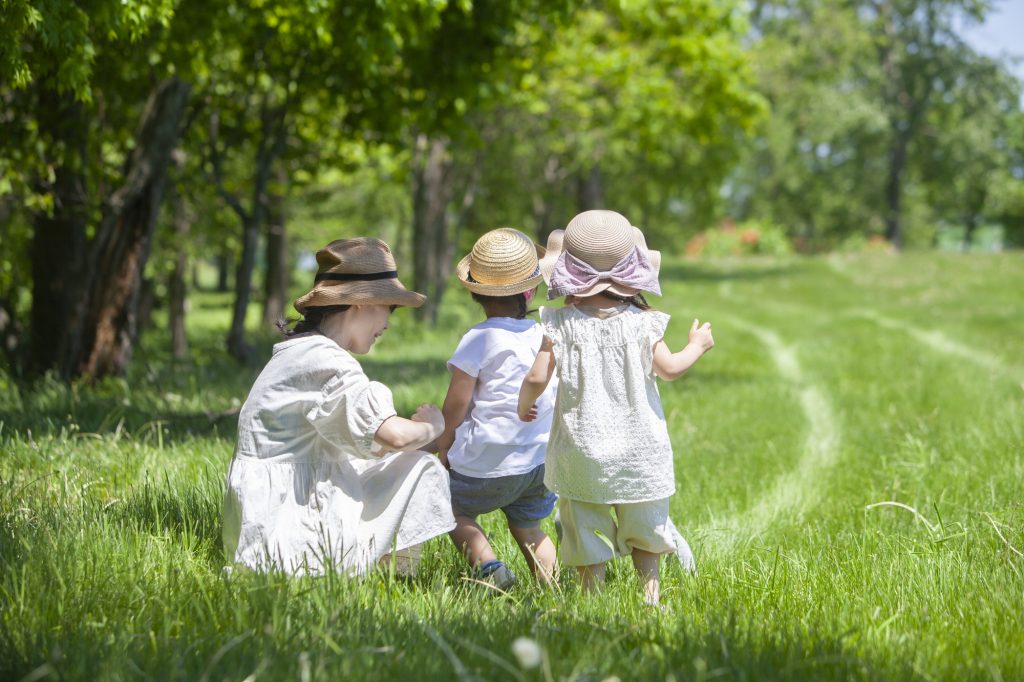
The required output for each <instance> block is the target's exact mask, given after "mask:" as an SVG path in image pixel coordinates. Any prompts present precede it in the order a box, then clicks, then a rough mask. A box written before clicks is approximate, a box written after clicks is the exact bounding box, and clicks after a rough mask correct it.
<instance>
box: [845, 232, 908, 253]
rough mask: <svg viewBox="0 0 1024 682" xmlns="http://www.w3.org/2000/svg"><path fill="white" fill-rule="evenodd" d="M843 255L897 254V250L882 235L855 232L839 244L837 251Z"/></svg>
mask: <svg viewBox="0 0 1024 682" xmlns="http://www.w3.org/2000/svg"><path fill="white" fill-rule="evenodd" d="M836 250H837V251H840V252H842V253H895V252H896V249H895V248H893V245H892V244H891V243H890V242H889V240H888V239H886V238H885V237H883V236H882V235H880V234H871V235H868V234H864V233H862V232H854V233H853V234H851V235H850V236H849V237H847V238H846V239H844V240H843V241H841V242H839V246H838V248H837V249H836Z"/></svg>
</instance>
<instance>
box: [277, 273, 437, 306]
mask: <svg viewBox="0 0 1024 682" xmlns="http://www.w3.org/2000/svg"><path fill="white" fill-rule="evenodd" d="M426 300H427V297H426V296H424V295H423V294H420V293H417V292H415V291H409V290H408V289H406V288H405V287H404V286H402V283H401V282H399V281H398V280H397V279H381V280H372V281H366V282H360V281H356V282H341V283H337V282H331V281H329V280H328V281H323V282H317V283H316V284H315V285H314V286H313V288H312V289H310V290H309V292H308V293H306V294H305V295H303V296H300V297H299V298H297V299H295V309H296V310H297V311H299V312H300V313H302V314H305V312H306V311H307V310H308V309H310V308H317V307H323V306H329V305H397V306H404V307H407V308H419V307H420V306H421V305H423V302H424V301H426Z"/></svg>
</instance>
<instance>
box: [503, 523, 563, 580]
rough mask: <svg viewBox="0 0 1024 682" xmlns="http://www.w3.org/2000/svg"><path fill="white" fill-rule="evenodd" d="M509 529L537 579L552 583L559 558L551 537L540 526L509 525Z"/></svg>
mask: <svg viewBox="0 0 1024 682" xmlns="http://www.w3.org/2000/svg"><path fill="white" fill-rule="evenodd" d="M508 530H509V532H510V533H512V537H514V538H515V539H516V544H518V545H519V551H520V552H522V553H523V557H524V558H525V559H526V563H527V565H529V567H530V570H531V571H533V574H534V575H535V576H536V577H537V580H539V581H540V582H542V583H544V584H545V585H550V584H551V582H552V580H554V577H555V567H556V566H557V563H558V560H557V558H556V554H555V545H554V543H553V542H551V538H549V537H548V536H547V534H546V533H545V532H544V531H542V530H541V529H540V528H539V527H537V526H534V527H533V528H516V527H514V526H509V527H508Z"/></svg>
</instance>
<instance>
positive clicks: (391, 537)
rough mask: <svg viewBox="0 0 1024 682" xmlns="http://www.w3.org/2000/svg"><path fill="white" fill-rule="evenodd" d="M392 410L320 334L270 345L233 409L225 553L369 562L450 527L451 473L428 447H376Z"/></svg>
mask: <svg viewBox="0 0 1024 682" xmlns="http://www.w3.org/2000/svg"><path fill="white" fill-rule="evenodd" d="M394 414H395V408H394V405H393V403H392V398H391V391H390V390H389V389H388V388H387V387H386V386H384V385H383V384H380V383H377V382H375V381H370V380H369V379H368V378H367V376H366V374H364V373H363V370H362V368H361V367H360V366H359V363H358V362H357V361H356V360H355V358H353V357H352V356H351V355H350V354H349V353H347V352H346V351H345V350H343V349H342V348H341V347H340V346H338V345H337V344H336V343H335V342H334V341H332V340H331V339H328V338H327V337H325V336H321V335H319V334H317V335H310V336H304V337H297V338H293V339H289V340H287V341H284V342H282V343H278V344H277V345H275V346H274V353H273V356H272V357H271V359H270V362H268V363H267V366H266V367H265V368H264V369H263V371H262V372H261V373H260V375H259V377H258V378H257V379H256V382H255V384H253V387H252V390H251V391H250V392H249V397H248V398H247V399H246V401H245V404H244V405H243V406H242V410H241V412H240V414H239V419H238V441H237V445H236V447H235V457H234V459H233V460H232V462H231V468H230V471H229V472H228V480H227V494H226V496H225V503H224V548H225V552H226V553H227V556H228V558H229V560H232V561H234V562H236V563H240V564H243V565H245V566H248V567H250V568H253V569H265V568H277V569H279V570H283V571H286V572H289V573H312V574H318V573H322V572H323V571H324V569H325V568H326V567H327V566H328V565H331V566H333V567H334V568H335V569H337V570H344V571H345V572H348V573H352V574H359V573H364V572H366V571H367V570H368V569H369V568H371V567H372V566H373V565H374V564H375V563H376V562H377V560H379V559H380V558H381V557H382V556H383V555H384V554H386V553H388V552H390V551H392V550H396V551H397V550H401V549H405V548H407V547H412V546H413V545H416V544H419V543H421V542H423V541H425V540H427V539H429V538H432V537H435V536H437V535H441V534H443V533H446V532H448V531H449V530H451V529H452V528H453V527H454V525H455V519H454V517H453V516H452V512H451V501H450V496H449V492H448V476H447V472H445V470H444V468H443V467H442V466H441V464H440V462H439V461H438V460H437V458H435V457H433V456H431V455H428V454H427V453H424V452H415V451H413V452H403V453H398V454H390V455H387V456H385V457H383V458H378V457H377V456H376V454H377V453H376V452H375V450H376V448H375V445H374V441H373V437H374V434H376V432H377V429H378V428H379V427H380V425H381V424H382V423H383V422H384V420H385V419H387V418H388V417H391V416H393V415H394Z"/></svg>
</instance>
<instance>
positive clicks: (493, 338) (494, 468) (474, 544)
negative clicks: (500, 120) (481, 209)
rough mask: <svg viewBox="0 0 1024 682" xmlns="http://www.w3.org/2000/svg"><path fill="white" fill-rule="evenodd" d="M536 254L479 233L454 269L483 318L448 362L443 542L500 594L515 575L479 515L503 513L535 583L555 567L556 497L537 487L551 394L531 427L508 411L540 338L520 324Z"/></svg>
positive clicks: (514, 234) (499, 234)
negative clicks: (448, 511) (448, 499)
mask: <svg viewBox="0 0 1024 682" xmlns="http://www.w3.org/2000/svg"><path fill="white" fill-rule="evenodd" d="M543 254H544V249H543V248H541V247H540V246H537V245H536V244H534V243H533V242H532V241H530V239H529V238H528V237H527V236H526V235H524V234H523V233H522V232H519V231H517V230H512V229H509V228H500V229H497V230H492V231H490V232H488V233H487V234H485V235H483V236H482V237H480V239H479V240H477V242H476V244H474V245H473V250H472V252H471V253H470V254H469V255H467V256H466V257H465V258H463V259H462V261H461V262H460V263H459V265H458V267H457V268H456V274H457V275H458V277H459V280H460V281H461V282H462V285H463V286H464V287H466V288H467V289H469V291H470V292H472V295H473V298H474V299H475V300H476V301H477V302H478V303H480V305H481V306H483V309H484V314H485V315H486V316H487V319H486V320H484V321H483V322H481V323H480V324H478V325H476V326H475V327H473V328H472V329H470V330H469V331H468V332H466V335H465V336H463V337H462V341H461V342H460V343H459V346H458V348H456V350H455V354H454V355H452V358H451V360H449V361H448V368H449V370H450V371H451V374H452V379H451V384H450V385H449V387H448V395H447V397H446V398H445V401H444V407H443V408H442V412H443V413H444V421H445V429H444V432H443V433H442V434H441V436H440V437H439V438H438V441H437V445H438V456H439V457H440V458H441V461H442V462H443V463H445V465H446V466H448V467H449V469H450V471H449V474H450V477H451V495H452V510H453V511H454V513H455V522H456V526H455V530H453V531H451V533H450V536H451V538H452V540H453V541H454V542H455V546H456V547H458V548H459V549H460V550H462V551H463V552H464V554H465V556H466V559H467V560H468V561H469V564H470V566H472V567H473V568H474V569H475V570H476V573H477V576H478V577H479V578H480V579H482V580H484V581H486V582H488V583H490V584H491V585H494V586H495V587H497V588H498V589H502V590H504V589H506V588H508V587H509V586H511V585H512V583H513V582H514V581H515V576H514V575H513V574H512V572H511V571H510V570H509V569H508V567H507V566H505V564H503V563H502V562H501V561H500V560H499V559H498V557H497V556H496V555H495V553H494V550H493V549H492V548H491V545H490V543H489V542H488V541H487V536H486V535H485V534H484V532H483V530H482V529H481V528H480V526H479V525H478V524H477V522H476V517H477V516H478V515H479V514H485V513H487V512H491V511H494V510H496V509H501V510H502V511H503V512H504V513H505V517H506V519H507V520H508V528H509V531H510V532H511V533H512V537H514V538H515V540H516V543H517V544H518V545H519V549H520V550H521V551H522V553H523V556H524V557H525V558H526V563H527V564H528V565H529V566H530V568H531V569H532V570H533V572H534V574H535V575H536V576H537V578H538V580H541V581H542V582H544V583H548V582H550V581H551V580H552V578H553V575H554V569H555V561H556V558H555V548H554V545H553V544H552V543H551V540H550V539H549V538H548V536H547V535H545V534H544V532H543V531H542V530H541V529H540V528H539V524H540V522H541V520H542V519H544V518H546V517H547V516H548V515H549V514H551V511H552V509H554V506H555V499H556V498H555V496H554V495H553V494H552V493H551V492H550V491H549V490H548V489H547V488H546V487H545V486H544V451H545V449H546V447H547V441H548V432H549V431H550V428H551V416H552V409H553V403H554V399H553V395H554V391H547V392H545V391H543V390H541V391H538V392H537V395H536V396H535V397H534V401H533V402H532V403H530V405H529V406H527V409H526V412H527V413H528V414H529V415H531V421H529V422H524V421H521V420H520V419H519V418H518V416H517V414H516V408H517V402H518V400H519V387H520V386H521V385H522V382H523V377H524V376H526V372H527V370H528V369H529V368H530V366H531V365H532V364H533V359H534V356H535V355H536V352H537V348H539V347H540V344H541V340H542V338H543V336H544V335H543V332H542V331H541V328H540V325H538V324H537V323H535V322H533V321H532V320H528V319H526V308H527V304H528V303H529V301H530V299H532V297H533V293H534V291H535V290H536V287H537V285H538V284H539V283H540V282H541V281H542V279H543V277H542V275H541V272H540V265H539V262H538V257H539V256H542V255H543Z"/></svg>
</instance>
